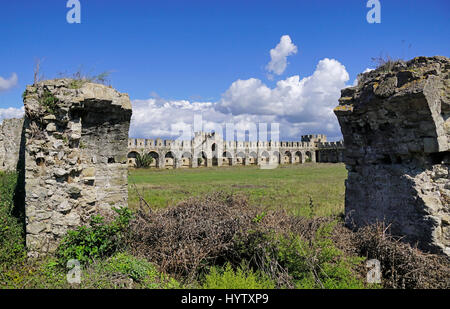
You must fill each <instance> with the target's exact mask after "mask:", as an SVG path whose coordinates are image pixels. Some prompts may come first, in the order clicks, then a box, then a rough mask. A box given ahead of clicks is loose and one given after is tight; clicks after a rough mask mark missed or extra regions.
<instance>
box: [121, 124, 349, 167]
mask: <svg viewBox="0 0 450 309" xmlns="http://www.w3.org/2000/svg"><path fill="white" fill-rule="evenodd" d="M326 140H327V137H326V136H325V135H323V134H313V135H304V136H302V137H301V140H300V141H226V140H224V139H223V138H222V137H221V136H220V135H219V134H215V133H208V132H195V133H194V137H193V138H192V139H191V140H162V139H142V138H129V140H128V163H129V165H130V166H134V165H135V158H136V156H137V154H140V155H143V154H150V155H151V156H152V157H153V158H154V160H153V163H152V167H158V168H179V167H198V166H223V165H226V166H230V165H255V164H261V163H268V164H269V163H277V164H295V163H305V162H341V161H342V153H343V146H344V145H343V143H342V142H327V141H326Z"/></svg>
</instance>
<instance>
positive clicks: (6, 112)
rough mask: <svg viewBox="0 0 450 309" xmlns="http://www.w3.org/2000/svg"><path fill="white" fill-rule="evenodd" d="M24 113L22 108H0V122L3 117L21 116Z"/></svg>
mask: <svg viewBox="0 0 450 309" xmlns="http://www.w3.org/2000/svg"><path fill="white" fill-rule="evenodd" d="M23 113H24V108H23V107H21V108H14V107H9V108H0V123H2V121H3V119H9V118H21V117H22V116H23Z"/></svg>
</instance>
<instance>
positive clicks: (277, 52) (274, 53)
mask: <svg viewBox="0 0 450 309" xmlns="http://www.w3.org/2000/svg"><path fill="white" fill-rule="evenodd" d="M296 53H297V46H295V45H294V44H293V43H292V41H291V38H290V37H289V35H283V36H282V37H281V39H280V43H278V45H277V46H276V47H275V48H273V49H271V50H270V59H271V60H270V62H269V63H268V64H267V66H266V70H267V71H269V72H271V73H274V74H277V75H281V74H283V72H284V70H286V66H287V57H288V56H290V55H292V54H296ZM272 78H273V77H272V75H269V79H272Z"/></svg>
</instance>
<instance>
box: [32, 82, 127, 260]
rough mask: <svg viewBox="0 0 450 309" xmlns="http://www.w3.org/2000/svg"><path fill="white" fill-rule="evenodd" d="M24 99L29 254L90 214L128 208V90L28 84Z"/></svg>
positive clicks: (53, 241)
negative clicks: (124, 92) (125, 92)
mask: <svg viewBox="0 0 450 309" xmlns="http://www.w3.org/2000/svg"><path fill="white" fill-rule="evenodd" d="M24 105H25V137H26V149H25V192H26V196H25V214H26V233H27V235H26V242H27V248H28V254H29V256H32V257H38V256H40V255H43V254H45V253H46V252H49V251H53V250H55V249H56V246H57V243H58V240H59V239H60V238H61V236H62V235H64V233H66V231H67V230H68V229H70V228H74V227H76V226H79V225H82V224H87V223H88V220H89V218H90V216H91V215H92V214H102V215H109V214H110V213H112V209H111V208H112V207H113V206H114V207H119V206H126V205H127V198H128V191H127V190H128V189H127V184H128V182H127V158H126V157H127V142H128V130H129V124H130V118H131V103H130V100H129V97H128V95H127V94H123V93H119V92H117V91H116V90H114V89H112V88H110V87H107V86H104V85H99V84H94V83H88V82H85V83H80V82H75V81H73V80H70V79H58V80H49V81H44V82H40V83H38V84H36V85H33V86H28V87H27V89H26V93H25V98H24Z"/></svg>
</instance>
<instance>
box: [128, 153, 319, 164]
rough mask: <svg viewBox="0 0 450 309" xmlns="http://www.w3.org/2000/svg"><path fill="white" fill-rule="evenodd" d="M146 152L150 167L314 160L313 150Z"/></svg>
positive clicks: (132, 158)
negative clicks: (150, 161)
mask: <svg viewBox="0 0 450 309" xmlns="http://www.w3.org/2000/svg"><path fill="white" fill-rule="evenodd" d="M148 154H149V155H150V156H151V157H152V158H153V160H152V163H151V164H150V167H156V168H163V167H166V168H170V167H174V168H178V167H202V166H233V165H256V164H269V163H277V164H300V163H304V162H312V161H315V160H314V157H313V152H311V151H306V152H302V151H296V152H290V151H285V152H283V153H280V152H278V151H273V152H269V151H263V152H261V153H260V155H259V156H258V154H257V153H256V152H255V151H251V152H249V153H245V152H243V151H239V152H237V153H236V154H235V155H233V153H232V152H230V151H224V152H222V156H217V151H216V152H214V151H213V153H212V157H211V156H208V155H207V154H206V152H205V151H200V152H199V153H197V155H196V156H195V157H194V156H193V155H192V153H191V152H183V153H180V154H178V156H177V155H175V153H174V152H172V151H168V152H166V153H164V154H160V153H158V152H156V151H150V152H148ZM137 155H138V152H137V151H131V152H129V153H128V164H129V165H130V166H135V164H136V157H137Z"/></svg>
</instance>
